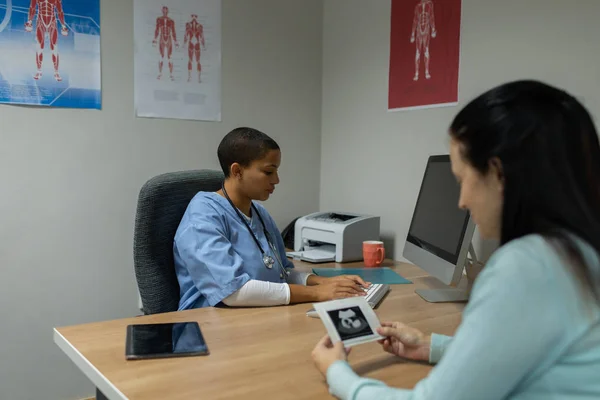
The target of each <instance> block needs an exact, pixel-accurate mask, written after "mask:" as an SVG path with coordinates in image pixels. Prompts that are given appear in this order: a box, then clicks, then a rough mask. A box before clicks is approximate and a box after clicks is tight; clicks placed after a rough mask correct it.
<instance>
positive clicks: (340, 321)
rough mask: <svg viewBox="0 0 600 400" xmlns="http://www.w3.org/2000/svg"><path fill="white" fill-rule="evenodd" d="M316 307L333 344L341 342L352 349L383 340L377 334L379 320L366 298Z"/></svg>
mask: <svg viewBox="0 0 600 400" xmlns="http://www.w3.org/2000/svg"><path fill="white" fill-rule="evenodd" d="M314 307H315V310H316V311H317V313H318V314H319V317H320V318H321V321H322V322H323V325H325V328H326V329H327V333H328V334H329V337H330V338H331V341H332V342H333V343H336V342H339V341H341V342H343V343H344V346H346V347H351V346H354V345H357V344H362V343H368V342H372V341H375V340H379V339H383V337H382V336H381V335H380V334H378V333H377V328H378V327H380V326H381V324H380V322H379V319H378V318H377V315H376V314H375V311H373V309H372V308H371V306H369V303H367V301H366V300H365V299H364V297H354V298H348V299H340V300H332V301H326V302H323V303H316V304H314Z"/></svg>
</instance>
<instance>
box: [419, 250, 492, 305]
mask: <svg viewBox="0 0 600 400" xmlns="http://www.w3.org/2000/svg"><path fill="white" fill-rule="evenodd" d="M469 253H470V254H471V259H469V258H467V260H466V261H465V270H466V271H467V277H466V278H467V285H466V288H464V289H459V288H448V289H417V290H415V292H416V293H417V294H418V295H419V296H421V297H422V298H423V300H425V301H428V302H429V303H464V302H467V301H469V296H470V295H471V288H472V287H473V282H474V281H475V278H476V277H477V275H479V273H480V272H481V269H482V268H483V264H482V263H480V262H479V261H478V260H477V255H476V254H475V248H474V247H473V244H471V245H470V246H469ZM463 279H464V278H463Z"/></svg>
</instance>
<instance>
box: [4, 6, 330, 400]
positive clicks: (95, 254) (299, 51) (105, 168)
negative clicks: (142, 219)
mask: <svg viewBox="0 0 600 400" xmlns="http://www.w3.org/2000/svg"><path fill="white" fill-rule="evenodd" d="M322 6H323V5H322V1H321V0H303V1H301V2H299V1H295V0H252V1H238V0H224V1H223V122H222V123H208V122H191V121H176V120H151V119H136V118H135V117H134V112H133V30H132V23H133V6H132V1H131V0H126V1H123V0H102V72H103V82H102V84H103V85H102V86H103V103H104V109H103V110H102V111H100V112H98V111H74V110H57V109H52V110H49V109H32V108H24V107H10V106H0V182H1V188H2V189H1V193H2V195H1V196H0V268H1V278H0V304H1V306H0V321H2V328H1V332H0V398H2V399H7V400H8V399H10V400H20V399H38V398H39V399H42V398H43V399H74V398H81V397H85V396H86V395H91V394H92V392H93V388H92V387H91V385H90V384H89V383H88V382H87V380H86V378H85V377H84V376H83V375H82V374H81V373H80V372H78V371H77V369H76V368H75V367H74V366H73V365H72V364H71V362H70V361H69V360H68V359H67V357H66V356H65V355H63V354H62V353H61V351H60V350H59V349H58V348H57V347H56V346H55V345H54V343H53V341H52V328H53V327H55V326H63V325H71V324H79V323H84V322H88V321H98V320H105V319H115V318H120V317H127V316H133V315H136V314H137V313H138V309H137V306H138V303H137V291H136V290H137V289H136V284H135V278H134V275H133V269H132V234H133V220H134V213H135V205H136V199H137V193H138V190H139V188H140V186H141V185H142V184H143V183H144V182H145V181H146V180H147V179H149V178H150V177H152V176H154V175H156V174H159V173H163V172H167V171H174V170H184V169H193V168H217V167H218V163H217V158H216V148H217V145H218V143H219V141H220V140H221V138H222V137H223V135H224V134H225V133H226V132H228V131H229V130H231V129H233V128H234V127H236V126H240V125H246V126H252V127H255V128H258V129H262V130H264V131H265V132H266V133H268V134H270V135H271V136H273V137H274V138H275V139H276V140H277V141H278V142H279V144H280V145H281V147H282V150H283V162H282V167H281V179H282V182H281V184H280V185H279V187H278V189H277V191H276V192H275V194H274V196H273V197H272V198H271V200H269V201H268V202H267V203H265V205H266V206H267V208H268V209H269V211H270V212H271V213H272V214H273V216H274V218H275V220H276V222H277V223H278V225H279V226H280V228H281V229H282V228H283V227H284V226H285V225H286V224H287V223H288V222H289V221H291V220H292V219H293V218H294V217H296V216H298V215H300V214H307V213H309V212H313V211H315V210H316V209H317V208H318V201H319V194H318V193H319V172H320V129H321V123H320V113H321V66H322V60H321V55H322V51H321V45H322V30H321V21H322ZM293 151H294V152H295V154H293ZM284 197H285V198H286V201H285V203H283V201H282V199H283V198H284Z"/></svg>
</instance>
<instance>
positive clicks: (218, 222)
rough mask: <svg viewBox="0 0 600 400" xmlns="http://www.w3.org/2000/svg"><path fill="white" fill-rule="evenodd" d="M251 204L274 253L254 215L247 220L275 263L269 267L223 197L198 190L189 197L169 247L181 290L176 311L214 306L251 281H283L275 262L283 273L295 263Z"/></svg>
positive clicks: (266, 215) (268, 221) (272, 224)
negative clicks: (281, 264) (171, 249)
mask: <svg viewBox="0 0 600 400" xmlns="http://www.w3.org/2000/svg"><path fill="white" fill-rule="evenodd" d="M254 205H255V206H256V208H257V209H258V212H259V213H260V215H261V217H262V219H263V221H264V223H265V227H266V229H267V230H268V232H269V234H270V238H271V240H272V242H273V246H274V247H275V249H276V251H277V255H275V254H274V253H273V250H272V249H271V246H269V243H268V242H267V238H266V235H265V232H264V229H263V226H262V224H261V222H260V219H259V218H258V216H257V215H255V214H256V213H255V212H253V213H252V218H250V219H249V220H247V221H248V223H249V226H250V228H251V229H252V232H254V235H255V236H256V238H257V239H258V241H259V243H260V245H261V246H262V249H263V251H264V252H266V253H268V254H269V255H271V256H272V257H273V258H274V259H275V265H274V266H273V268H271V269H269V268H267V267H266V266H265V264H264V263H263V255H262V253H261V250H260V249H259V248H258V246H257V245H256V242H255V241H254V239H253V238H252V235H251V233H250V232H249V231H248V229H247V227H246V225H245V224H244V222H243V221H242V220H241V219H240V217H239V216H238V215H237V213H236V212H235V210H234V209H233V207H232V206H231V204H230V203H229V202H228V201H227V199H225V198H224V197H222V196H220V195H219V194H217V193H214V192H199V193H198V194H197V195H196V196H195V197H194V198H193V199H192V201H191V202H190V204H189V205H188V207H187V210H186V212H185V214H184V216H183V218H182V220H181V223H180V224H179V227H178V229H177V232H176V234H175V240H174V243H173V256H174V261H175V272H176V274H177V279H178V281H179V287H180V301H179V310H187V309H191V308H201V307H209V306H215V305H217V304H219V303H221V302H222V300H223V299H225V298H227V297H229V296H230V295H232V294H233V293H235V292H236V291H238V290H239V289H240V288H241V287H242V286H244V285H245V284H246V283H247V282H248V281H250V280H258V281H266V282H273V283H282V284H283V283H286V279H285V275H284V274H283V273H282V270H281V267H280V265H279V260H281V262H282V263H283V267H284V268H285V269H286V270H290V271H291V269H293V268H294V265H293V263H292V262H291V261H289V260H288V259H287V257H286V255H285V247H284V244H283V239H282V237H281V234H280V232H279V230H278V229H277V226H276V225H275V222H274V221H273V218H271V216H270V215H269V213H268V212H267V210H266V209H265V208H264V207H263V206H261V205H260V204H258V203H254ZM294 275H296V274H294ZM288 279H289V278H288ZM290 283H296V282H291V281H290Z"/></svg>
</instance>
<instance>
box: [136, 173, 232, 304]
mask: <svg viewBox="0 0 600 400" xmlns="http://www.w3.org/2000/svg"><path fill="white" fill-rule="evenodd" d="M222 182H223V173H222V172H220V171H214V170H195V171H181V172H170V173H166V174H162V175H158V176H155V177H154V178H152V179H150V180H148V182H146V183H145V184H144V186H142V188H141V190H140V193H139V197H138V203H137V210H136V216H135V230H134V234H133V262H134V268H135V277H136V279H137V284H138V288H139V291H140V297H141V299H142V311H143V312H144V314H157V313H164V312H170V311H177V308H178V306H179V283H178V282H177V276H176V275H175V266H174V261H173V239H174V237H175V232H176V231H177V227H178V226H179V223H180V222H181V217H183V214H184V213H185V210H186V208H187V206H188V204H189V202H190V200H191V199H192V198H193V197H194V196H195V195H196V193H198V192H200V191H216V190H218V189H219V188H220V187H221V184H222Z"/></svg>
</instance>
